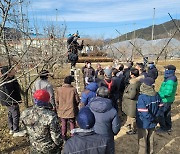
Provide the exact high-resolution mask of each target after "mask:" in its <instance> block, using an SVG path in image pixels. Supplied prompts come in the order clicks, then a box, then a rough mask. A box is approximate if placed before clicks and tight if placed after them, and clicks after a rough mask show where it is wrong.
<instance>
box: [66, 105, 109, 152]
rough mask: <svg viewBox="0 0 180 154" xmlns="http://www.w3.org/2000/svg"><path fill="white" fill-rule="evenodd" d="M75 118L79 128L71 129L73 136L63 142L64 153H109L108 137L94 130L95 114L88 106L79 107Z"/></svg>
mask: <svg viewBox="0 0 180 154" xmlns="http://www.w3.org/2000/svg"><path fill="white" fill-rule="evenodd" d="M76 119H77V124H78V126H79V128H75V129H73V130H72V131H71V132H72V133H73V134H74V136H73V137H71V138H70V139H69V140H67V142H66V143H65V145H64V154H69V153H82V154H85V153H93V154H110V149H109V145H108V138H106V137H104V136H102V135H99V134H96V133H95V132H94V129H93V126H94V124H95V116H94V114H93V113H92V112H91V110H90V109H89V108H88V107H83V108H81V109H80V111H79V113H78V115H77V118H76Z"/></svg>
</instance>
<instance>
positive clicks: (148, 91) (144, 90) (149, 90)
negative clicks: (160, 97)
mask: <svg viewBox="0 0 180 154" xmlns="http://www.w3.org/2000/svg"><path fill="white" fill-rule="evenodd" d="M140 93H141V94H145V95H148V96H155V95H156V94H157V92H156V91H155V90H154V88H153V86H148V85H146V84H144V83H142V84H141V86H140Z"/></svg>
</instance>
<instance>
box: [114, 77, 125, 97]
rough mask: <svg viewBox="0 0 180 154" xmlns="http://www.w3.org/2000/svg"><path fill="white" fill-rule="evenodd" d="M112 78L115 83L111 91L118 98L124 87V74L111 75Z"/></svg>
mask: <svg viewBox="0 0 180 154" xmlns="http://www.w3.org/2000/svg"><path fill="white" fill-rule="evenodd" d="M112 80H114V85H117V86H116V89H115V90H114V92H113V93H114V95H115V97H116V98H117V99H118V98H119V96H120V93H123V92H124V88H125V85H124V75H120V76H119V77H116V76H115V77H112Z"/></svg>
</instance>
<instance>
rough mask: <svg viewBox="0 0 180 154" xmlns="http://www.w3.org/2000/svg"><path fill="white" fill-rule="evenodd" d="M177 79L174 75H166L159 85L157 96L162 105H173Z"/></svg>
mask: <svg viewBox="0 0 180 154" xmlns="http://www.w3.org/2000/svg"><path fill="white" fill-rule="evenodd" d="M177 85H178V81H177V77H176V76H175V75H174V74H170V75H168V76H167V77H166V78H165V79H164V81H163V82H162V84H161V87H160V90H159V95H160V96H161V99H162V102H163V103H173V102H174V100H175V95H176V90H177Z"/></svg>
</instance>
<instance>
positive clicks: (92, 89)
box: [80, 77, 98, 107]
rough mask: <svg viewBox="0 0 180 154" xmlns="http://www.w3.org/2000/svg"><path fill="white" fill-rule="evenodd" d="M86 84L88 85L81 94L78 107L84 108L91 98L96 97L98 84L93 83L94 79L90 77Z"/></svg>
mask: <svg viewBox="0 0 180 154" xmlns="http://www.w3.org/2000/svg"><path fill="white" fill-rule="evenodd" d="M88 83H89V84H88V85H87V86H86V88H85V89H84V91H83V92H82V93H81V103H80V107H83V106H86V105H87V104H88V103H89V101H90V100H91V99H92V98H93V97H96V90H97V89H98V84H97V83H96V82H94V79H93V78H92V77H89V78H88Z"/></svg>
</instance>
